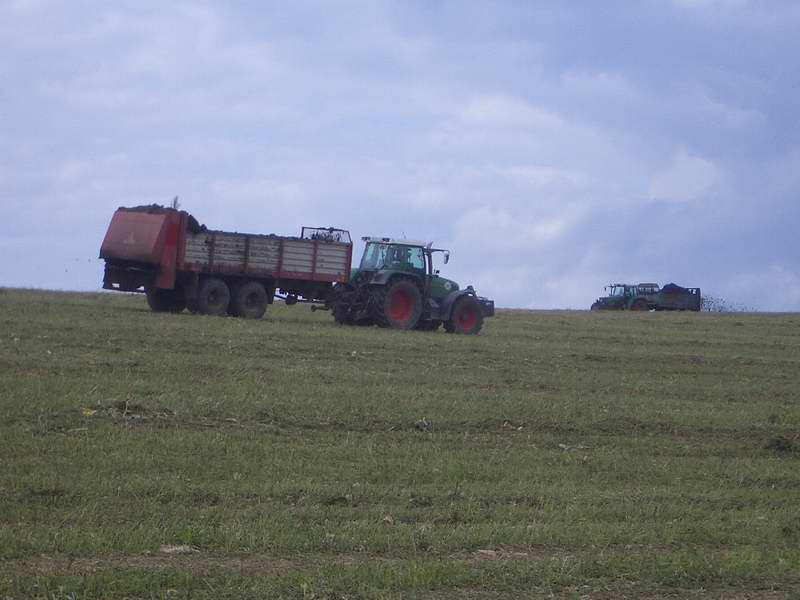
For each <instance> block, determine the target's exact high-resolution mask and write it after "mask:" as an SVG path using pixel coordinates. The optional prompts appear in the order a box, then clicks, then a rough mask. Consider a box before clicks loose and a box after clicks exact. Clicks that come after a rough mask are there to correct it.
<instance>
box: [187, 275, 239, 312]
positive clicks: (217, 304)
mask: <svg viewBox="0 0 800 600" xmlns="http://www.w3.org/2000/svg"><path fill="white" fill-rule="evenodd" d="M230 301H231V291H230V289H228V284H226V283H225V282H224V281H222V279H217V278H216V277H211V278H210V279H205V280H203V282H202V283H200V287H199V288H198V289H197V299H196V300H195V303H194V304H195V306H196V307H197V312H200V313H203V314H204V315H214V316H217V317H224V316H225V315H226V314H227V312H228V304H229V303H230Z"/></svg>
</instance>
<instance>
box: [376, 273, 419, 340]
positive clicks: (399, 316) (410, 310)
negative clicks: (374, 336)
mask: <svg viewBox="0 0 800 600" xmlns="http://www.w3.org/2000/svg"><path fill="white" fill-rule="evenodd" d="M372 294H373V296H372V301H373V306H374V309H373V312H374V320H375V322H376V323H377V324H378V325H379V326H380V327H391V328H392V329H414V327H416V326H417V323H418V322H419V318H420V316H421V315H422V293H420V291H419V288H418V287H417V286H416V285H414V282H413V281H409V280H408V279H398V280H395V281H393V282H391V283H389V285H387V286H383V287H379V288H376V289H375V290H374V291H373V292H372Z"/></svg>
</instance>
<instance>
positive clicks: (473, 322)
mask: <svg viewBox="0 0 800 600" xmlns="http://www.w3.org/2000/svg"><path fill="white" fill-rule="evenodd" d="M481 327H483V311H481V306H480V304H478V301H477V300H476V299H475V298H474V297H473V296H461V298H459V299H458V300H456V303H455V305H454V306H453V311H452V312H451V313H450V320H449V321H446V322H445V324H444V328H445V331H447V333H460V334H466V335H475V334H476V333H478V332H479V331H480V330H481Z"/></svg>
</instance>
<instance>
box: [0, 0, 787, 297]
mask: <svg viewBox="0 0 800 600" xmlns="http://www.w3.org/2000/svg"><path fill="white" fill-rule="evenodd" d="M798 31H800V3H797V2H794V1H787V2H781V1H780V0H773V1H763V2H759V1H748V0H672V1H670V0H658V1H655V0H653V1H629V2H613V1H604V2H545V1H541V2H535V1H532V0H530V1H529V0H520V1H507V2H502V1H500V2H489V1H480V2H470V1H468V0H452V1H445V0H419V1H415V0H398V1H396V2H393V1H382V0H363V1H337V2H334V1H319V2H313V1H308V2H307V1H302V0H301V1H293V2H262V1H259V0H241V1H238V2H237V1H231V2H224V3H223V2H203V1H200V0H198V1H191V2H189V1H180V0H173V1H170V2H147V1H141V0H135V1H134V0H131V1H119V2H113V3H109V2H101V1H90V0H71V1H70V2H64V1H55V0H53V1H50V0H2V1H0V50H1V51H0V207H2V209H3V218H2V219H1V220H0V253H2V257H3V261H2V264H0V285H4V286H30V287H42V288H56V289H73V290H96V289H98V288H99V287H100V285H101V279H102V264H101V261H99V260H98V259H97V252H98V249H99V246H100V242H101V240H102V237H103V234H104V232H105V228H106V226H107V224H108V221H109V219H110V217H111V215H112V213H113V210H114V209H115V208H116V207H118V206H130V205H138V204H146V203H153V202H156V203H169V202H170V201H171V199H172V198H173V197H174V196H175V195H179V196H180V201H181V204H182V207H183V208H185V209H187V210H189V211H190V212H192V213H193V214H194V215H195V216H196V217H197V218H198V219H199V220H200V221H201V222H203V223H206V224H207V225H208V226H209V227H212V228H215V229H231V230H238V231H250V232H256V233H270V232H274V233H279V234H284V235H290V234H295V233H296V232H298V231H299V228H300V226H301V225H304V224H305V225H334V226H339V227H344V228H348V229H350V230H351V231H352V232H353V234H354V236H358V237H359V238H360V237H361V236H362V235H391V236H397V237H401V236H406V237H409V238H425V239H431V240H435V241H436V243H437V244H438V245H442V246H445V247H449V248H451V250H452V260H451V261H450V264H449V265H447V267H445V268H444V270H443V273H444V274H447V275H450V276H451V277H452V278H454V279H456V280H458V281H459V282H460V283H462V284H468V283H472V284H473V285H474V286H475V287H476V289H477V290H478V291H479V292H480V293H482V294H484V295H488V296H491V297H493V298H495V300H496V301H497V303H498V304H499V305H501V306H507V307H530V308H561V307H566V308H586V307H588V306H589V304H590V303H591V302H592V300H593V299H594V298H595V297H596V296H597V295H598V294H599V293H600V292H601V288H602V286H603V285H604V284H606V283H608V282H609V281H612V280H613V281H657V282H660V283H662V284H664V283H667V282H669V281H675V282H677V283H679V284H682V285H687V286H701V287H702V288H703V290H704V292H706V293H710V294H713V295H716V296H720V297H723V298H725V299H727V300H728V301H729V302H733V303H738V304H742V305H747V306H750V307H753V308H757V309H760V310H800V251H798V246H800V243H798V235H797V233H796V230H797V227H798V223H800V85H799V84H800V36H798V33H797V32H798ZM356 252H357V253H358V254H359V255H360V252H361V247H360V246H359V247H358V248H357V251H356Z"/></svg>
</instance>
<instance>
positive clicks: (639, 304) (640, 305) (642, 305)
mask: <svg viewBox="0 0 800 600" xmlns="http://www.w3.org/2000/svg"><path fill="white" fill-rule="evenodd" d="M631 310H638V311H643V310H650V307H649V306H648V305H647V302H645V301H644V300H642V299H641V298H640V299H639V300H634V301H633V303H632V304H631Z"/></svg>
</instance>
